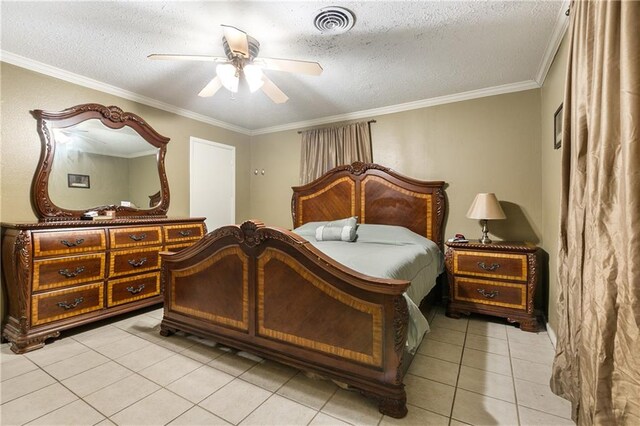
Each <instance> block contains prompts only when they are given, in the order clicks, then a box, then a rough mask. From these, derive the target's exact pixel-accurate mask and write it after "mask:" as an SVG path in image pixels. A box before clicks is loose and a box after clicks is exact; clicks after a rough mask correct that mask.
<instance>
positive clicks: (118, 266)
mask: <svg viewBox="0 0 640 426" xmlns="http://www.w3.org/2000/svg"><path fill="white" fill-rule="evenodd" d="M159 252H160V247H150V248H146V249H138V250H117V251H116V250H114V251H112V252H111V261H110V262H109V276H110V277H117V276H120V275H127V274H132V273H138V272H143V271H152V270H154V269H158V268H160V255H159V254H158V253H159Z"/></svg>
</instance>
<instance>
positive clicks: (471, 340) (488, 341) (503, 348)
mask: <svg viewBox="0 0 640 426" xmlns="http://www.w3.org/2000/svg"><path fill="white" fill-rule="evenodd" d="M464 347H465V348H471V349H475V350H478V351H484V352H490V353H492V354H498V355H504V356H509V344H508V343H507V341H506V340H503V339H496V338H495V337H487V336H479V335H477V334H467V340H466V341H465V344H464Z"/></svg>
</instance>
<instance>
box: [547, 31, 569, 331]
mask: <svg viewBox="0 0 640 426" xmlns="http://www.w3.org/2000/svg"><path fill="white" fill-rule="evenodd" d="M568 44H569V43H568V42H567V37H566V36H565V39H564V41H563V42H562V44H561V45H560V49H559V50H558V53H557V54H556V57H555V59H554V62H553V64H552V66H551V69H550V70H549V73H548V74H547V78H546V80H545V82H544V84H543V86H542V90H541V94H542V96H541V112H542V134H541V135H540V136H541V137H540V145H541V147H542V149H541V152H542V169H541V170H542V172H541V187H542V207H543V209H542V230H543V232H542V240H541V243H540V245H541V247H542V248H543V249H544V250H545V251H546V252H547V253H548V255H549V274H548V276H549V286H548V301H549V309H548V320H549V325H550V327H551V328H552V329H553V330H554V331H555V330H557V329H558V328H557V325H558V312H557V309H558V308H557V299H558V277H557V273H556V271H557V268H558V235H559V232H560V196H561V187H562V182H561V177H562V175H561V171H562V164H561V160H562V152H561V151H562V150H559V149H558V150H554V149H553V114H554V113H555V112H556V110H557V109H558V106H560V104H561V103H562V100H563V97H564V86H565V72H566V69H567V54H568Z"/></svg>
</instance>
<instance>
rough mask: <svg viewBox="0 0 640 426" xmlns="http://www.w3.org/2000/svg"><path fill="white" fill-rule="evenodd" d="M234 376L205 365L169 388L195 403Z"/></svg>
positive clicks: (168, 387)
mask: <svg viewBox="0 0 640 426" xmlns="http://www.w3.org/2000/svg"><path fill="white" fill-rule="evenodd" d="M234 378H235V377H233V376H232V375H231V374H227V373H224V372H222V371H220V370H216V369H215V368H213V367H209V366H208V365H203V366H202V367H200V368H198V369H196V370H193V371H192V372H190V373H188V374H186V375H185V376H183V377H181V378H179V379H178V380H176V381H175V382H173V383H171V384H170V385H169V386H167V389H169V390H170V391H171V392H174V393H176V394H178V395H180V396H181V397H183V398H185V399H188V400H189V401H191V402H193V403H198V402H200V401H202V400H203V399H205V398H206V397H208V396H209V395H211V394H212V393H214V392H215V391H217V390H218V389H220V388H221V387H223V386H224V385H226V384H227V383H229V382H231V381H232V380H233V379H234Z"/></svg>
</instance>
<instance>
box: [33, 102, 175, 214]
mask: <svg viewBox="0 0 640 426" xmlns="http://www.w3.org/2000/svg"><path fill="white" fill-rule="evenodd" d="M31 114H32V115H33V116H34V117H35V118H36V119H37V120H38V134H39V135H40V140H41V142H42V148H43V149H42V153H41V154H40V162H39V164H38V167H37V169H36V173H35V176H34V178H33V183H32V186H31V201H32V204H33V208H34V210H35V212H36V215H37V216H38V218H39V219H40V220H43V221H53V220H79V219H80V218H81V217H82V215H83V214H84V213H86V212H88V211H98V212H99V213H100V214H104V212H106V211H110V210H114V211H115V212H116V218H119V217H127V218H132V217H135V216H141V217H149V216H154V217H166V214H167V210H168V209H169V182H168V181H167V174H166V172H165V168H164V158H165V155H166V153H167V144H168V143H169V140H170V139H169V138H167V137H165V136H162V135H161V134H159V133H158V132H156V131H155V130H154V129H153V128H152V127H151V126H149V124H147V122H146V121H144V120H143V119H142V118H141V117H139V116H138V115H136V114H133V113H131V112H124V111H123V110H122V109H120V108H118V107H117V106H113V105H112V106H104V105H100V104H82V105H76V106H74V107H71V108H67V109H65V110H63V111H43V110H40V109H36V110H33V111H31ZM91 119H98V120H100V121H101V122H102V124H104V125H105V126H107V127H109V128H111V129H121V128H122V127H124V126H129V127H131V128H132V129H133V130H135V131H136V132H137V133H138V134H139V135H140V136H141V137H142V138H143V139H144V140H146V141H147V142H148V143H149V144H151V145H153V146H154V147H156V148H159V150H158V154H157V157H156V160H157V161H156V162H157V164H158V177H159V178H160V202H159V203H158V204H157V205H156V206H155V207H152V208H149V209H137V208H132V207H122V206H117V205H104V206H95V207H92V208H89V209H86V210H69V209H65V208H63V207H59V206H57V205H56V204H55V203H54V202H53V201H51V199H50V198H49V176H50V175H51V168H52V166H53V158H54V155H55V151H56V146H55V143H56V142H55V139H54V138H53V137H52V134H51V128H52V125H53V123H55V127H56V128H60V127H62V128H64V127H69V126H73V125H75V124H79V123H81V122H83V121H85V120H91Z"/></svg>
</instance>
